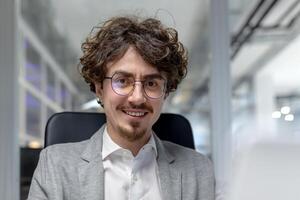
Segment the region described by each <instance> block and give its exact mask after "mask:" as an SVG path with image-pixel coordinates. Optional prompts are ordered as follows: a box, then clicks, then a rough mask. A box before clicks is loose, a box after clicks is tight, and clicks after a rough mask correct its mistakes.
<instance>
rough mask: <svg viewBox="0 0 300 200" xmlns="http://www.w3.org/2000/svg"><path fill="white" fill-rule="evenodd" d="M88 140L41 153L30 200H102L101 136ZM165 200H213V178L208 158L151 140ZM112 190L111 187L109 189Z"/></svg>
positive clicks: (59, 145)
mask: <svg viewBox="0 0 300 200" xmlns="http://www.w3.org/2000/svg"><path fill="white" fill-rule="evenodd" d="M103 131H104V126H102V128H101V129H99V130H98V131H97V132H96V133H95V134H94V135H93V136H92V137H91V138H90V139H89V140H85V141H82V142H77V143H65V144H57V145H52V146H49V147H47V148H46V149H44V150H42V152H41V154H40V160H39V163H38V166H37V168H36V170H35V172H34V175H33V178H32V183H31V186H30V191H29V196H28V199H29V200H37V199H38V200H40V199H49V200H104V175H103V172H104V170H103V164H102V156H101V150H102V133H103ZM154 138H155V142H156V146H157V151H158V158H157V163H158V171H159V178H160V183H161V189H162V190H161V191H162V196H163V199H164V200H213V199H214V174H213V167H212V164H211V162H210V161H209V159H208V158H206V157H204V156H203V155H201V154H200V153H197V152H195V151H194V150H191V149H188V148H184V147H182V146H179V145H176V144H173V143H170V142H166V141H161V140H160V139H159V138H158V137H157V136H155V137H154ZM111 187H113V186H111Z"/></svg>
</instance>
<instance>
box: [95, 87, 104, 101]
mask: <svg viewBox="0 0 300 200" xmlns="http://www.w3.org/2000/svg"><path fill="white" fill-rule="evenodd" d="M95 92H96V96H97V97H99V98H100V99H102V97H103V86H102V84H101V83H95Z"/></svg>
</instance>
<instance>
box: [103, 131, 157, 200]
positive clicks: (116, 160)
mask: <svg viewBox="0 0 300 200" xmlns="http://www.w3.org/2000/svg"><path fill="white" fill-rule="evenodd" d="M156 157H157V150H156V145H155V141H154V138H153V135H151V138H150V140H149V142H148V143H147V144H145V145H144V146H143V147H142V148H141V149H140V151H139V152H138V154H137V155H136V156H135V157H134V156H133V155H132V153H131V151H129V150H127V149H124V148H122V147H120V146H119V145H118V144H116V143H115V142H114V141H113V140H112V139H111V138H110V136H109V134H108V133H107V128H105V130H104V133H103V147H102V161H103V166H104V191H105V195H104V197H105V199H107V200H125V199H126V200H154V199H155V200H161V199H162V198H161V189H160V183H159V177H158V168H157V161H156Z"/></svg>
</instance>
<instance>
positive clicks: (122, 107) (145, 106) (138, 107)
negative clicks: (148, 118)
mask: <svg viewBox="0 0 300 200" xmlns="http://www.w3.org/2000/svg"><path fill="white" fill-rule="evenodd" d="M117 109H120V110H124V109H140V110H147V111H149V112H151V113H152V112H153V108H152V107H151V106H150V105H147V104H145V103H143V104H140V105H127V106H124V105H123V106H118V107H117Z"/></svg>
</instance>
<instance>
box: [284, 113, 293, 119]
mask: <svg viewBox="0 0 300 200" xmlns="http://www.w3.org/2000/svg"><path fill="white" fill-rule="evenodd" d="M284 120H285V121H294V115H293V114H288V115H286V116H285V117H284Z"/></svg>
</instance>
